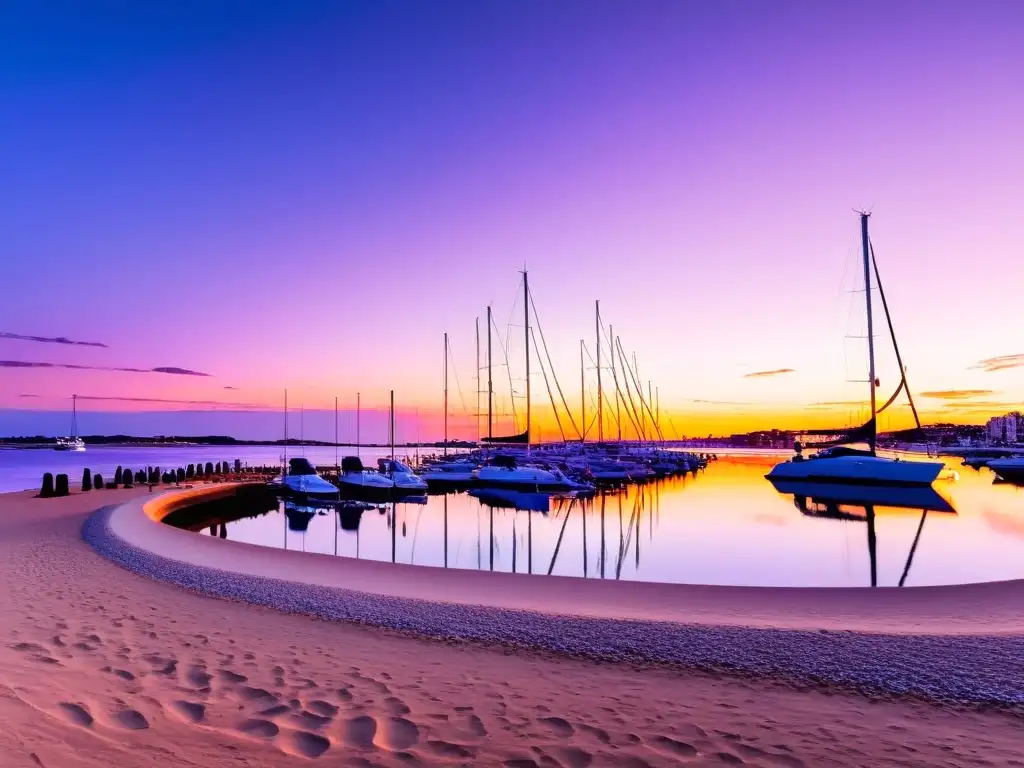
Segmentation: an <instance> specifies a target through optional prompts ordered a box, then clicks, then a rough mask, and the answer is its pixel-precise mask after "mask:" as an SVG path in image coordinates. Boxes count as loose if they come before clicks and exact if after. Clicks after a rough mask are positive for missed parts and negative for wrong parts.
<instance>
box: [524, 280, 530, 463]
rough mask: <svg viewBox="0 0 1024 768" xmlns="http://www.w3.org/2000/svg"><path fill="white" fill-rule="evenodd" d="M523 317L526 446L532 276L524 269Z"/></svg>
mask: <svg viewBox="0 0 1024 768" xmlns="http://www.w3.org/2000/svg"><path fill="white" fill-rule="evenodd" d="M523 319H524V321H525V325H526V447H527V448H529V447H530V443H531V442H532V440H531V438H530V277H529V275H527V273H526V270H525V269H524V270H523Z"/></svg>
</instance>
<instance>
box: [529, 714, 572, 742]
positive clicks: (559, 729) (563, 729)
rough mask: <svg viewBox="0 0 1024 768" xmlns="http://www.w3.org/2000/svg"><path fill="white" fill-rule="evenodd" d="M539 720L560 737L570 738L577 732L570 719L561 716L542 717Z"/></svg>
mask: <svg viewBox="0 0 1024 768" xmlns="http://www.w3.org/2000/svg"><path fill="white" fill-rule="evenodd" d="M537 722H539V723H543V724H544V725H546V726H547V727H548V728H550V729H551V731H552V732H553V733H554V734H555V736H557V737H558V738H560V739H568V738H570V737H571V736H572V735H573V734H574V733H575V732H576V729H575V728H573V727H572V726H571V725H570V724H569V721H568V720H565V719H563V718H561V717H540V718H537Z"/></svg>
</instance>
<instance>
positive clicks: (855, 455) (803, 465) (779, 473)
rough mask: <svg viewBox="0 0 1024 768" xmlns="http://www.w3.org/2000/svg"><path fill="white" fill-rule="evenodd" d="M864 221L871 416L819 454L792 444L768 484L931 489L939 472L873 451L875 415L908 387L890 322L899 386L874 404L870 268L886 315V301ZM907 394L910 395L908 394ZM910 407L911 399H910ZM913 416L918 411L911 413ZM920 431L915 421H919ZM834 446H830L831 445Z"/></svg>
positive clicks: (864, 219)
mask: <svg viewBox="0 0 1024 768" xmlns="http://www.w3.org/2000/svg"><path fill="white" fill-rule="evenodd" d="M868 217H869V214H867V213H861V214H860V233H861V251H862V254H863V264H864V296H865V303H866V314H867V340H868V385H869V395H870V397H869V400H868V402H869V404H870V406H871V418H870V419H869V420H868V422H867V423H866V424H864V425H863V426H862V427H860V428H858V429H856V430H852V431H848V432H847V434H846V435H845V437H844V438H843V439H841V440H838V441H833V442H832V443H830V444H829V446H828V447H824V446H823V447H824V450H821V451H819V452H818V453H816V454H814V455H813V456H810V457H804V455H803V453H802V446H801V444H800V443H799V442H797V443H796V445H795V446H794V447H795V449H796V456H795V457H794V458H792V459H790V460H789V461H785V462H783V463H781V464H777V465H776V466H775V467H773V468H772V471H771V472H769V473H768V474H767V475H766V477H767V478H768V479H769V480H773V481H774V480H814V481H819V482H839V483H864V484H875V485H931V484H932V483H933V482H934V481H935V479H936V478H937V477H938V476H939V473H940V472H941V471H942V470H943V468H944V465H943V464H942V463H941V462H934V461H906V460H903V459H900V458H892V459H890V458H885V457H882V456H878V455H877V453H876V445H875V444H876V436H877V431H876V425H877V416H878V414H879V413H881V412H882V411H884V410H885V409H886V408H888V407H889V406H890V405H892V403H893V402H894V401H895V400H896V397H897V396H898V395H899V394H900V392H901V391H904V390H906V391H907V392H908V393H909V391H910V390H909V387H908V386H907V379H906V373H905V371H906V369H905V368H904V366H903V361H902V359H901V358H900V353H899V347H898V346H897V345H896V336H895V334H894V333H893V332H892V322H891V320H890V321H889V330H890V334H891V335H892V342H893V349H894V351H895V353H896V361H897V363H898V364H899V369H900V371H902V372H904V373H903V374H902V378H901V380H900V385H899V387H898V388H897V389H896V392H895V393H894V394H893V396H892V397H891V398H890V399H889V400H888V402H886V403H885V404H884V405H883V406H881V407H880V408H879V407H878V406H877V402H876V391H875V390H876V387H877V386H878V379H877V378H876V374H875V342H874V330H873V328H874V325H873V315H872V312H871V291H872V285H871V275H872V269H873V270H874V275H875V279H876V282H877V287H878V291H879V295H880V297H881V299H882V306H883V308H884V309H885V310H886V316H887V317H888V314H889V312H888V307H887V305H886V302H885V293H883V292H882V284H881V280H880V277H879V273H878V263H877V262H876V261H875V258H874V252H873V250H872V247H871V241H870V239H869V238H868ZM908 396H909V395H908ZM911 405H913V401H911ZM914 415H915V418H916V416H917V411H916V410H914ZM918 427H919V428H920V423H918ZM856 442H863V443H867V445H868V450H866V451H865V450H858V449H854V448H849V447H845V446H844V445H843V444H844V443H845V444H849V443H856ZM832 446H835V447H832Z"/></svg>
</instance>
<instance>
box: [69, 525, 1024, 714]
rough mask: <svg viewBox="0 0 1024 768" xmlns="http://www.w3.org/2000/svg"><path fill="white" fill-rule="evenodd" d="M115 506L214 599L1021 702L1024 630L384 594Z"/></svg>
mask: <svg viewBox="0 0 1024 768" xmlns="http://www.w3.org/2000/svg"><path fill="white" fill-rule="evenodd" d="M113 509H114V508H113V507H107V508H104V509H101V510H99V511H97V512H96V513H95V514H93V515H92V516H91V517H90V518H89V519H88V520H87V521H86V523H85V525H84V526H83V529H82V536H83V538H84V539H85V541H86V542H88V543H89V545H90V546H92V547H93V549H95V550H96V551H97V552H98V553H99V554H101V555H103V556H104V557H106V558H108V559H109V560H112V561H113V562H115V563H118V564H119V565H121V566H122V567H124V568H126V569H128V570H129V571H132V572H134V573H137V574H140V575H143V576H148V577H150V578H153V579H156V580H159V581H163V582H168V583H171V584H175V585H177V586H180V587H184V588H186V589H191V590H194V591H196V592H199V593H202V594H206V595H211V596H215V597H221V598H227V599H232V600H239V601H243V602H247V603H252V604H255V605H261V606H267V607H271V608H276V609H279V610H282V611H288V612H293V613H302V614H307V615H311V616H316V617H318V618H321V619H328V620H334V621H350V622H357V623H361V624H367V625H373V626H379V627H385V628H388V629H392V630H398V631H404V632H412V633H416V634H419V635H424V636H428V637H435V638H442V639H458V640H471V641H481V642H487V643H501V644H506V645H512V646H519V647H526V648H536V649H543V650H547V651H554V652H558V653H567V654H571V655H577V656H584V657H588V658H593V659H599V660H606V661H617V662H622V661H626V662H637V663H648V664H649V663H656V664H678V665H683V666H686V667H691V668H697V669H703V670H731V671H735V672H740V673H745V674H752V675H756V676H765V677H780V678H784V679H789V680H796V681H799V682H804V683H810V684H824V685H838V686H843V687H852V688H855V689H858V690H861V691H865V692H869V693H876V694H883V695H884V694H897V695H913V696H922V697H925V698H928V699H933V700H938V701H941V702H947V703H954V704H995V705H1017V706H1020V705H1024V637H1020V636H991V635H977V636H964V635H881V634H867V633H859V632H826V631H819V632H809V631H797V630H780V629H751V628H738V627H714V626H703V625H690V624H675V623H667V622H652V621H621V620H613V619H599V618H589V617H578V616H566V615H552V614H546V613H539V612H532V611H513V610H508V609H499V608H488V607H485V606H466V605H455V604H450V603H444V602H432V601H425V600H411V599H407V598H395V597H385V596H380V595H374V594H370V593H366V592H356V591H351V590H344V589H334V588H325V587H318V586H312V585H308V584H303V583H297V582H288V581H280V580H276V579H268V578H262V577H253V576H245V575H241V574H237V573H233V572H230V571H223V570H218V569H216V568H206V567H198V566H195V565H191V564H188V565H186V564H183V563H180V562H178V561H176V560H170V559H168V558H165V557H162V556H160V555H156V554H153V553H151V552H148V551H145V550H142V549H138V548H134V547H132V546H129V545H128V544H126V543H125V542H124V541H122V540H121V539H119V538H118V537H117V536H116V535H114V534H113V533H112V531H111V530H110V528H109V526H108V519H109V517H110V515H111V513H112V512H113Z"/></svg>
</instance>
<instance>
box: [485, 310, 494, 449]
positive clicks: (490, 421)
mask: <svg viewBox="0 0 1024 768" xmlns="http://www.w3.org/2000/svg"><path fill="white" fill-rule="evenodd" d="M492 437H494V378H493V376H492V370H491V305H490V304H488V305H487V438H488V439H490V438H492Z"/></svg>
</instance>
